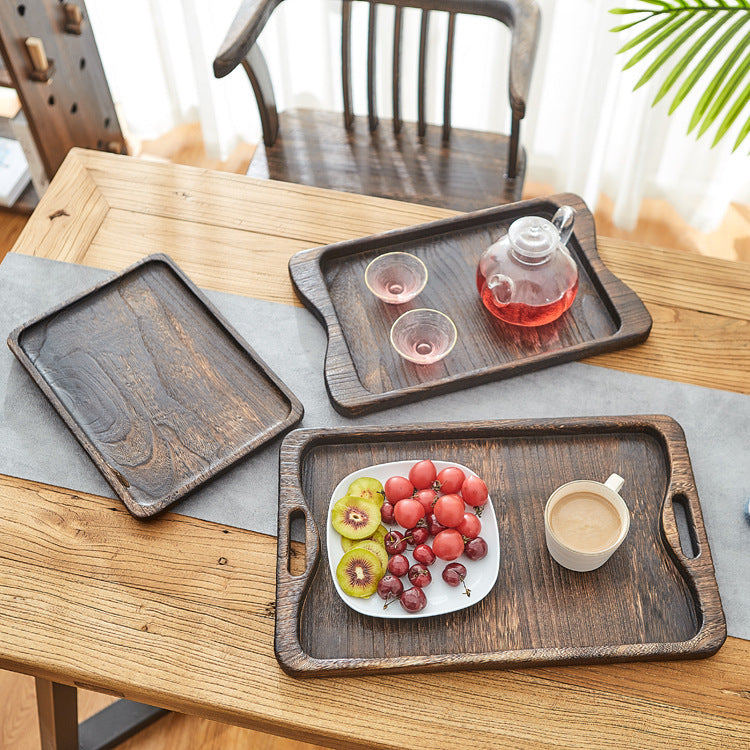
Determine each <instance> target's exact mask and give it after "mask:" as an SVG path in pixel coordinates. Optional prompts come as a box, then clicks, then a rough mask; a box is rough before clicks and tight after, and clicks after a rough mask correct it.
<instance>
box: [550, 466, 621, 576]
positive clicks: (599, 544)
mask: <svg viewBox="0 0 750 750" xmlns="http://www.w3.org/2000/svg"><path fill="white" fill-rule="evenodd" d="M623 483H624V480H623V478H622V477H620V476H618V475H617V474H612V476H610V477H609V479H607V481H606V482H604V483H600V482H595V481H592V480H577V481H574V482H568V483H567V484H564V485H563V486H562V487H558V489H556V490H555V491H554V492H553V493H552V495H551V496H550V498H549V500H548V501H547V505H546V507H545V510H544V528H545V537H546V540H547V548H548V549H549V551H550V554H551V555H552V557H553V558H554V559H555V560H556V561H557V562H558V563H560V565H562V566H564V567H566V568H569V569H570V570H576V571H587V570H594V569H595V568H598V567H600V566H601V565H603V564H604V563H605V562H606V561H607V560H608V559H609V558H610V556H611V555H612V554H613V553H614V551H615V550H616V549H617V548H618V547H619V546H620V545H621V544H622V542H623V540H624V539H625V537H626V536H627V533H628V529H629V527H630V513H629V511H628V508H627V506H626V505H625V502H624V501H623V499H622V498H621V497H620V495H619V494H618V493H619V491H620V489H621V488H622V485H623Z"/></svg>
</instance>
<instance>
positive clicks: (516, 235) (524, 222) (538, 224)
mask: <svg viewBox="0 0 750 750" xmlns="http://www.w3.org/2000/svg"><path fill="white" fill-rule="evenodd" d="M508 239H509V240H510V242H511V245H513V247H514V248H515V249H516V250H517V251H518V252H519V253H522V254H523V255H525V256H527V257H529V258H542V257H544V256H546V255H549V254H550V253H551V252H552V250H554V249H555V247H556V246H557V243H558V242H559V241H560V232H559V231H558V229H557V227H556V226H555V225H554V224H552V222H550V221H547V219H543V218H542V217H541V216H523V217H521V218H520V219H516V220H515V221H514V222H513V223H512V224H511V225H510V228H509V229H508Z"/></svg>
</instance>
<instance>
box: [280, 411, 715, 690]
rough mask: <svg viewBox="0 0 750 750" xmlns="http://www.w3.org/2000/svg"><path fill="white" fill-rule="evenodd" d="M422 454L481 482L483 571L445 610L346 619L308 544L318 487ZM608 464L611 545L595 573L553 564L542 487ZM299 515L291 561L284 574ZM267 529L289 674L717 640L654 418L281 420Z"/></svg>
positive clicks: (683, 457)
mask: <svg viewBox="0 0 750 750" xmlns="http://www.w3.org/2000/svg"><path fill="white" fill-rule="evenodd" d="M426 457H430V458H435V459H438V458H439V459H442V460H446V461H455V462H457V463H461V464H463V465H465V466H468V467H469V468H471V469H473V470H474V471H476V472H477V473H478V474H479V475H480V476H482V477H483V478H484V479H485V481H486V483H487V486H488V489H489V492H490V496H491V497H492V499H493V503H494V507H495V512H496V515H497V523H498V531H499V537H500V572H499V575H498V579H497V582H496V584H495V586H494V587H493V589H492V591H491V592H490V593H489V594H488V595H487V596H486V597H485V598H484V599H482V600H481V601H480V602H478V603H477V604H475V605H474V606H472V607H469V608H467V609H464V610H460V611H457V612H454V613H451V614H444V615H438V616H435V617H430V618H424V619H409V618H408V617H406V618H404V619H379V618H372V617H368V616H366V615H362V614H359V613H357V612H355V611H354V610H352V609H350V608H349V607H348V606H347V605H346V604H345V603H344V601H343V600H342V599H341V598H340V597H339V595H338V594H337V592H336V590H335V588H334V585H333V582H332V579H331V574H330V571H329V567H328V560H327V559H326V551H325V545H324V544H323V545H321V544H320V538H319V532H318V529H320V530H321V533H325V528H326V525H325V524H326V518H327V512H328V505H329V500H330V497H331V493H332V491H333V489H334V487H335V485H336V483H337V482H338V481H339V480H340V479H341V478H343V477H345V476H346V475H347V474H348V473H350V472H352V471H354V470H356V469H360V468H363V467H365V466H369V465H374V464H379V463H383V462H387V461H397V460H406V459H414V460H417V459H421V458H426ZM612 472H616V473H618V474H620V475H621V476H622V477H623V478H624V479H625V484H624V487H623V490H622V493H621V494H622V497H623V499H624V500H625V502H626V503H627V505H628V507H629V509H630V511H631V516H632V520H631V527H630V532H629V534H628V536H627V538H626V539H625V542H624V543H623V545H622V546H621V547H620V548H619V549H618V550H617V551H616V552H615V554H614V555H613V556H612V557H611V558H610V559H609V561H608V562H607V563H606V564H605V565H604V566H603V567H601V568H599V569H598V570H595V571H592V572H589V573H574V572H572V571H569V570H567V569H565V568H562V567H560V566H559V565H558V564H557V563H556V562H554V561H553V560H552V558H551V557H550V556H549V553H548V552H547V548H546V545H545V541H544V518H543V512H544V505H545V502H546V499H547V497H548V496H549V495H550V494H551V493H552V491H553V490H554V489H555V488H556V487H558V486H559V485H561V484H563V483H565V482H567V481H570V480H573V479H581V478H589V479H596V480H599V481H604V480H605V479H606V478H607V477H608V476H609V475H610V474H611V473H612ZM299 516H304V518H305V524H306V535H305V569H304V571H303V572H301V573H299V574H293V573H291V572H290V570H294V567H293V563H294V560H293V559H291V558H290V555H291V554H292V552H293V550H292V546H291V544H290V526H291V525H292V521H293V520H294V519H295V518H297V517H299ZM681 527H684V528H682V531H681V530H680V529H681ZM278 539H279V541H278V565H277V574H276V638H275V647H276V656H277V658H278V660H279V662H280V664H281V666H282V667H283V668H284V670H285V671H287V672H289V673H292V674H296V675H299V676H305V675H325V674H344V673H349V672H352V671H356V673H357V674H363V673H368V672H369V673H375V672H381V671H385V670H398V671H427V670H455V669H472V668H498V667H517V666H529V665H542V664H584V663H595V662H612V661H628V660H646V659H677V658H695V657H702V656H708V655H710V654H712V653H714V652H715V651H717V650H718V648H719V647H720V646H721V644H722V643H723V642H724V639H725V637H726V625H725V621H724V613H723V611H722V607H721V600H720V598H719V591H718V588H717V585H716V579H715V575H714V568H713V563H712V560H711V552H710V550H709V546H708V541H707V539H706V532H705V529H704V526H703V519H702V515H701V508H700V504H699V501H698V496H697V493H696V489H695V482H694V479H693V474H692V469H691V466H690V459H689V457H688V452H687V446H686V444H685V436H684V434H683V432H682V429H681V428H680V426H679V425H678V424H677V423H676V422H675V421H674V420H672V419H671V418H669V417H665V416H638V417H600V418H587V419H565V420H524V421H499V422H478V423H454V424H435V425H427V426H424V427H421V428H418V429H410V428H405V427H396V426H393V427H385V428H384V427H373V428H364V429H354V428H341V429H330V430H295V431H294V432H292V433H290V434H289V435H287V436H286V438H285V439H284V441H283V443H282V447H281V478H280V487H279V534H278ZM295 573H296V571H295ZM428 594H429V591H428Z"/></svg>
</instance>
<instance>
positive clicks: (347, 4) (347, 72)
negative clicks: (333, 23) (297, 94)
mask: <svg viewBox="0 0 750 750" xmlns="http://www.w3.org/2000/svg"><path fill="white" fill-rule="evenodd" d="M341 86H342V90H343V95H344V127H346V129H347V130H349V131H351V129H352V127H353V125H354V112H353V111H352V0H344V2H343V5H342V7H341Z"/></svg>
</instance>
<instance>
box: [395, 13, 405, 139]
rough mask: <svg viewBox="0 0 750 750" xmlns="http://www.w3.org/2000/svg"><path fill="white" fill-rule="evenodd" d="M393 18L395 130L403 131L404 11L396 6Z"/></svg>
mask: <svg viewBox="0 0 750 750" xmlns="http://www.w3.org/2000/svg"><path fill="white" fill-rule="evenodd" d="M395 10H396V13H395V16H394V20H393V132H394V133H400V132H401V122H402V120H401V31H402V27H403V14H404V13H403V11H404V9H403V8H402V7H401V6H396V9H395Z"/></svg>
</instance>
